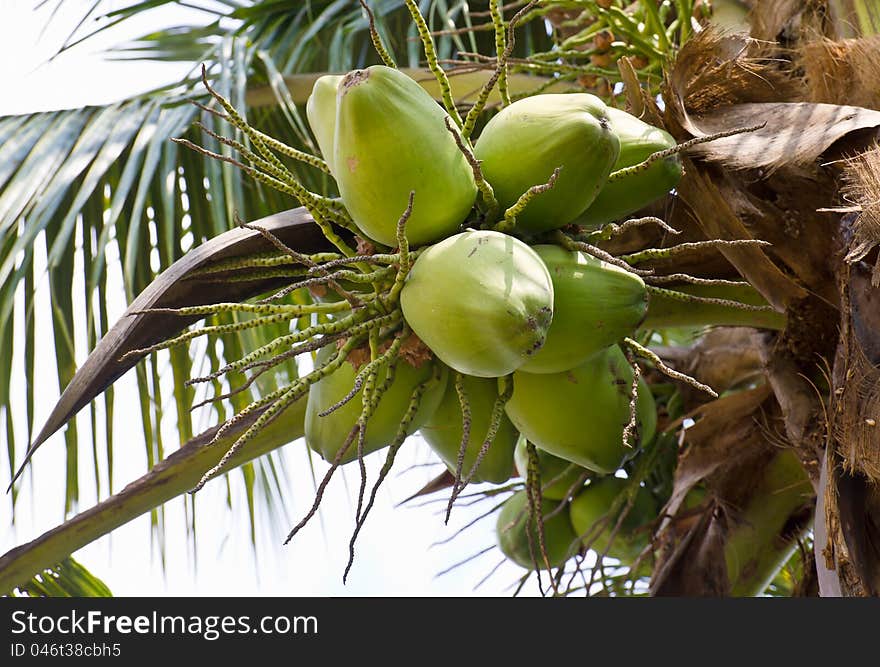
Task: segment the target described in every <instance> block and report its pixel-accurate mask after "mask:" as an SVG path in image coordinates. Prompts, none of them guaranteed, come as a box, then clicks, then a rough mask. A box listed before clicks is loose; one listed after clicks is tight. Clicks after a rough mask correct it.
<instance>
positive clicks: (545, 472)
mask: <svg viewBox="0 0 880 667" xmlns="http://www.w3.org/2000/svg"><path fill="white" fill-rule="evenodd" d="M535 451H536V452H537V453H538V470H539V471H540V473H541V495H542V496H543V497H544V498H545V499H547V500H564V499H565V498H567V497H568V495H569V494H570V493H576V492H577V490H578V488H579V486H580V485H583V484H584V483H585V482H586V481H587V480H588V479H589V478H590V475H592V473H591V472H590V471H589V470H586V469H585V468H581V467H580V466H579V465H577V464H576V463H572V462H571V461H566V460H565V459H561V458H559V457H558V456H553V454H550V453H549V452H545V451H544V450H543V449H538V448H537V447H536V448H535ZM513 460H514V462H515V463H516V470H517V472H518V473H519V476H520V477H522V478H523V479H528V469H529V454H528V451H527V450H526V439H525V438H522V437H520V439H519V441H518V442H517V443H516V449H515V450H514V452H513Z"/></svg>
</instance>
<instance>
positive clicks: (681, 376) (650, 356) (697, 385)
mask: <svg viewBox="0 0 880 667" xmlns="http://www.w3.org/2000/svg"><path fill="white" fill-rule="evenodd" d="M623 343H624V345H625V346H626V347H628V348H629V349H630V350H632V351H633V352H634V353H635V355H636V356H639V357H643V358H645V359H647V360H648V361H650V362H651V363H653V364H654V366H656V367H657V370H658V371H660V372H661V373H663V374H664V375H666V376H668V377H670V378H672V379H673V380H678V381H680V382H684V383H685V384H687V385H690V386H691V387H693V388H694V389H699V390H700V391H703V392H705V393H707V394H709V396H711V397H712V398H718V394H717V392H716V391H715V390H714V389H712V387H710V386H708V385H705V384H703V383H702V382H699V381H697V380H696V379H694V378H692V377H691V376H690V375H687V374H685V373H679V372H678V371H676V370H673V369H672V368H670V367H669V366H667V365H666V364H664V363H663V360H662V359H661V358H660V357H658V356H657V355H656V354H654V353H653V352H651V350H649V349H648V348H646V347H645V346H643V345H641V344H640V343H638V342H636V341H634V340H633V339H632V338H629V337H627V338H624V339H623Z"/></svg>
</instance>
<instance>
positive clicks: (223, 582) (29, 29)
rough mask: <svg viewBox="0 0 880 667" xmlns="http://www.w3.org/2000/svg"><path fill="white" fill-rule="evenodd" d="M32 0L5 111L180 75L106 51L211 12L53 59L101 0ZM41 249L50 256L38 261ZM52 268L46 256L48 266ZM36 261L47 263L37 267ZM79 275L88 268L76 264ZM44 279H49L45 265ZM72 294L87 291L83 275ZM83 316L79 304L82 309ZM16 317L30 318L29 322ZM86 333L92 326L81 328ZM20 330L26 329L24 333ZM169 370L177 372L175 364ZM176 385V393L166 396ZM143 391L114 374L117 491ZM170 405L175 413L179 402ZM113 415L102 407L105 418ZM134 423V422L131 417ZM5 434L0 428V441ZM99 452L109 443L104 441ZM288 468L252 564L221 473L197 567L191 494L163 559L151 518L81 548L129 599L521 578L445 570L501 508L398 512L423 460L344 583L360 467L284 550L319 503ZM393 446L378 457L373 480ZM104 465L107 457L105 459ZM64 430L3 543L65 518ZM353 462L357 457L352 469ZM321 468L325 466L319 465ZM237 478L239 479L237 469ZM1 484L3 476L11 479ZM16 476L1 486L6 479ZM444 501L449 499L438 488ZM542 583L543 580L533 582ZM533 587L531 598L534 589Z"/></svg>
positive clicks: (33, 474) (303, 478)
mask: <svg viewBox="0 0 880 667" xmlns="http://www.w3.org/2000/svg"><path fill="white" fill-rule="evenodd" d="M36 4H37V3H36V2H34V1H33V0H0V15H2V16H3V17H4V20H3V23H2V27H0V91H2V93H0V115H8V114H15V113H26V112H32V111H38V110H47V109H57V108H65V107H78V106H82V105H86V104H102V103H107V102H110V101H113V100H116V99H120V98H123V97H126V96H128V95H131V94H135V93H138V92H141V91H144V90H148V89H150V88H153V87H155V86H157V85H160V84H163V83H167V82H169V81H173V80H175V79H177V78H179V77H180V76H181V74H183V73H184V72H185V71H186V69H187V66H178V65H165V64H161V65H160V64H154V63H130V62H128V63H125V62H123V63H120V62H106V61H103V60H102V59H101V56H100V51H101V49H103V48H106V47H107V46H110V45H112V44H114V43H118V42H120V41H124V40H125V39H130V38H132V37H136V36H139V35H142V34H145V33H147V32H149V31H151V30H154V29H157V28H161V27H164V26H168V25H173V24H179V23H185V22H191V21H198V20H204V18H203V15H201V14H200V13H199V12H194V11H188V10H182V9H179V8H173V9H170V10H169V9H162V10H159V11H157V12H154V13H153V14H152V15H150V16H148V17H147V18H146V19H143V20H140V21H138V22H132V23H130V24H124V25H123V26H122V28H121V29H117V30H115V31H109V32H108V33H105V34H104V35H103V36H101V37H100V38H98V39H96V40H95V41H94V42H91V43H88V44H86V45H83V46H81V47H77V48H75V49H73V50H71V51H69V52H67V53H65V54H64V55H62V56H59V57H58V58H57V59H55V60H53V61H52V62H51V63H47V62H46V61H47V59H48V58H49V57H50V56H52V55H53V53H54V52H55V50H56V49H57V48H58V46H59V45H60V44H61V43H62V41H63V40H64V38H65V37H66V36H67V35H68V34H69V32H70V30H71V28H72V26H73V25H75V22H76V20H77V19H78V17H80V16H82V15H83V14H84V12H85V11H86V9H87V8H88V7H89V6H90V5H91V4H92V2H91V0H88V1H83V0H67V1H66V2H65V3H64V5H63V6H62V9H61V11H59V12H58V14H57V15H56V16H55V17H54V19H53V21H52V22H51V24H49V25H48V27H47V25H46V23H47V21H48V18H49V14H50V13H51V9H52V8H53V6H54V4H55V3H54V1H53V2H51V3H49V5H48V6H46V7H44V8H42V9H41V10H40V11H37V12H35V11H33V7H34V6H35V5H36ZM105 4H106V6H107V7H109V8H113V7H120V6H125V5H126V4H128V2H121V1H118V0H117V1H110V2H106V3H105ZM37 257H38V262H39V261H43V262H44V261H45V260H44V258H45V248H44V245H43V244H42V243H40V244H39V246H38V248H37ZM41 257H42V260H41V259H39V258H41ZM43 265H45V264H43ZM38 266H39V264H38ZM110 270H111V273H110V279H111V285H112V284H113V283H114V282H115V284H116V285H119V284H120V283H119V280H120V277H119V272H118V268H117V267H115V266H114V265H113V264H112V262H111V263H110ZM74 275H81V273H80V272H79V271H75V274H74ZM38 281H39V275H38ZM73 290H74V294H75V295H76V294H81V293H82V286H81V285H74V287H73ZM109 292H110V294H111V296H113V297H115V301H113V302H111V303H110V305H109V307H110V317H111V319H114V318H115V317H118V316H119V315H120V314H121V313H122V312H123V311H124V309H125V303H124V301H123V297H122V296H121V295H122V290H121V288H119V289H117V290H112V289H111V290H109ZM36 308H37V315H36V316H37V336H38V339H40V340H44V341H45V343H44V344H45V345H51V344H52V334H51V323H50V320H49V317H50V314H49V312H48V311H49V307H48V298H47V289H46V281H45V279H44V280H42V281H40V289H39V291H38V298H37V307H36ZM78 312H81V310H79V311H78ZM18 321H21V320H20V318H19V320H18ZM80 333H82V332H80ZM16 338H17V340H19V341H20V340H22V336H21V335H18V336H16ZM17 351H18V354H19V364H20V365H19V368H18V371H17V375H16V376H15V377H14V383H15V384H14V386H17V387H21V388H22V390H23V389H24V381H23V375H22V365H21V364H23V362H21V354H20V352H21V351H20V349H18V348H17ZM87 352H88V350H86V345H85V341H84V338H83V336H79V337H78V340H77V360H78V361H79V362H80V363H81V362H82V360H84V359H85V356H86V354H87ZM51 364H54V362H53V360H52V359H51V355H48V354H47V355H39V354H38V355H37V386H36V395H37V396H38V397H40V398H39V400H38V405H37V414H36V415H35V421H36V422H37V426H40V425H41V424H42V423H43V420H45V418H46V416H48V414H49V412H50V410H51V409H52V407H53V405H54V403H55V401H56V400H57V397H58V395H59V388H58V386H57V382H56V381H55V379H54V378H55V372H54V366H52V365H51ZM168 375H169V376H170V371H169V373H168ZM169 393H170V392H166V394H165V395H166V396H167V395H168V394H169ZM136 396H137V394H136V387H135V383H134V381H133V374H132V373H129V374H128V375H127V376H125V377H123V378H122V379H121V380H120V381H118V382H117V384H116V413H115V433H116V443H115V465H114V471H115V472H114V474H115V483H116V489H115V490H119V488H121V487H122V486H123V485H124V484H126V483H128V482H129V481H132V480H134V479H136V478H137V477H138V476H140V475H141V474H143V473H144V472H145V470H146V457H145V453H144V446H143V442H142V437H141V435H140V416H139V413H138V412H137V408H136V406H137V398H136ZM20 406H21V410H20V411H19V412H18V413H17V414H14V415H13V417H14V419H15V423H16V433H17V446H18V457H20V456H21V455H22V453H23V450H24V447H23V446H22V445H23V443H24V441H25V439H26V431H25V428H24V414H23V413H24V404H23V402H22V403H21V404H20ZM170 412H172V413H173V410H172V411H170ZM81 414H82V415H83V418H82V419H80V420H79V422H80V423H79V429H80V433H79V435H80V450H81V451H80V488H81V498H82V500H81V502H82V505H81V507H80V509H85V508H87V507H89V506H91V505H92V504H93V503H94V502H95V500H96V496H95V488H94V482H93V480H92V474H91V470H92V467H93V462H92V458H91V447H90V444H91V441H92V436H91V434H90V432H89V429H88V423H87V422H88V417H87V411H83V412H82V413H81ZM101 419H103V416H99V421H100V420H101ZM167 422H168V420H166V423H165V424H163V429H164V433H165V437H166V442H173V441H174V440H175V438H176V432H175V429H174V424H173V423H167ZM131 424H137V426H136V427H132V426H130V425H131ZM3 439H5V436H4V435H2V434H0V440H3ZM5 444H6V443H5V442H3V443H2V445H0V466H2V469H3V470H4V471H5V470H8V461H7V460H6V446H5ZM98 448H99V450H102V449H103V442H99V443H98ZM284 451H285V455H284V457H285V462H286V467H287V470H288V473H289V486H288V489H289V491H288V496H289V497H288V498H287V509H288V512H289V516H287V517H274V523H273V525H271V526H268V525H265V524H266V523H267V522H265V521H264V522H263V523H261V524H260V525H259V527H258V534H257V539H258V543H259V544H258V555H259V559H258V561H255V560H254V557H253V552H252V549H251V545H250V536H249V532H248V528H247V520H246V514H245V504H244V497H243V493H242V489H241V488H239V487H238V486H235V485H234V486H233V491H234V494H233V498H234V499H233V508H232V510H231V511H230V510H229V509H227V507H226V494H225V489H224V483H223V482H222V481H214V482H212V483H210V484H209V485H208V486H207V487H206V488H205V489H204V490H203V491H202V492H200V494H199V496H198V500H197V521H198V523H197V525H198V535H197V539H196V544H197V551H198V562H197V566H194V564H193V559H192V553H191V550H190V549H189V548H188V546H187V536H186V518H185V516H184V511H183V502H182V501H180V500H178V501H174V502H171V503H169V504H168V505H167V506H166V517H165V520H166V536H167V544H166V558H167V560H166V568H165V570H164V573H163V570H162V567H161V565H160V562H159V558H158V550H157V549H156V545H155V542H153V543H152V544H151V540H150V528H149V519H148V517H147V516H144V517H141V518H140V519H138V520H136V521H133V522H131V523H129V524H127V525H126V526H124V527H122V528H120V529H117V530H116V531H115V532H114V533H112V535H111V536H109V537H105V538H102V539H100V540H98V541H96V542H94V543H92V544H91V545H89V546H88V547H86V548H84V549H82V550H81V551H79V552H77V553H76V554H75V556H76V558H77V559H78V560H80V562H82V563H83V564H84V565H85V566H86V567H88V568H89V569H90V570H92V572H94V573H95V574H96V575H97V576H99V577H101V578H102V579H103V580H104V581H105V582H106V583H107V584H108V585H109V586H110V588H111V590H112V591H113V592H114V594H116V595H118V596H132V595H208V596H210V595H322V596H324V595H332V596H343V595H368V596H369V595H432V596H440V595H471V594H482V595H510V593H511V591H512V588H510V587H511V585H513V584H515V583H516V581H517V580H518V578H519V576H520V575H521V574H522V573H523V570H521V569H520V568H519V567H517V566H515V565H512V564H509V563H505V564H504V565H503V566H502V567H501V568H500V569H499V570H498V571H497V572H496V573H495V574H494V575H493V576H492V577H491V578H490V579H489V580H488V582H487V583H486V584H485V585H483V586H481V587H480V588H479V589H478V590H477V591H476V593H474V592H473V590H472V589H473V587H474V586H475V585H476V584H477V583H478V582H479V581H480V580H481V579H482V578H483V576H484V575H486V574H488V573H489V572H490V570H492V568H493V567H495V565H496V564H498V563H499V562H500V561H501V560H502V556H501V554H500V552H499V551H497V549H493V550H491V551H489V552H488V553H486V554H483V555H482V556H480V557H479V558H477V559H475V560H474V561H472V562H471V563H469V564H467V565H466V566H464V567H461V568H458V569H457V570H455V572H453V573H451V574H448V575H444V576H440V577H437V576H436V575H437V574H438V573H440V572H441V571H443V570H445V569H446V568H448V567H449V566H450V565H452V564H453V563H455V562H457V561H461V560H464V559H466V558H467V557H468V556H471V555H473V554H475V553H477V552H479V551H481V550H483V549H485V548H486V547H489V546H490V545H492V544H493V543H494V515H493V516H492V517H490V518H489V519H486V520H483V521H481V522H479V523H478V524H477V525H475V526H474V527H473V528H470V529H468V530H467V531H465V532H464V533H463V534H462V535H460V536H459V537H457V538H456V539H455V540H453V541H452V542H450V543H449V544H445V545H440V546H437V547H433V548H432V547H431V545H432V543H433V542H435V541H438V540H441V539H444V538H447V537H449V536H451V535H452V534H453V532H454V531H455V529H456V528H458V527H461V526H463V525H464V524H465V523H467V522H468V521H469V520H470V519H472V518H474V517H476V516H477V515H479V514H481V513H482V512H484V511H486V510H488V509H489V508H490V507H491V504H490V503H491V501H490V502H489V503H481V504H479V505H477V506H476V507H470V508H469V507H462V508H460V509H458V510H457V511H456V512H454V514H453V518H452V521H451V522H450V526H449V527H445V526H444V525H443V520H442V516H441V515H440V511H441V510H442V509H443V508H444V507H445V502H438V503H435V504H434V505H432V506H429V507H423V508H416V507H410V506H407V507H403V508H397V509H395V508H394V505H395V503H397V502H399V501H400V500H402V499H403V498H405V497H407V496H408V495H410V494H411V493H412V492H414V491H415V490H417V489H418V488H420V487H421V486H422V485H423V484H424V483H425V482H426V481H428V480H429V479H431V478H432V477H434V476H435V475H436V474H438V473H439V472H440V471H441V470H442V468H440V467H439V466H434V467H431V468H425V467H420V468H415V469H412V470H410V471H409V472H406V473H405V474H402V475H400V474H398V475H396V476H395V474H394V472H392V476H391V477H390V478H389V480H388V481H387V482H386V485H385V487H384V491H383V492H381V493H380V496H379V499H378V501H377V504H376V507H375V508H374V511H373V513H372V514H371V516H370V519H369V520H368V522H367V525H366V527H365V529H364V530H363V531H362V533H361V537H360V539H359V542H358V545H359V546H358V557H357V560H356V561H355V566H354V569H353V570H352V574H351V576H350V578H349V583H348V585H346V586H343V585H342V572H343V569H344V567H345V563H346V560H347V556H348V539H349V535H350V532H351V529H352V527H353V514H354V511H353V508H354V505H355V500H356V493H357V484H358V482H359V479H358V474H357V470H356V469H348V470H346V476H345V477H346V479H345V480H344V481H345V483H343V480H342V479H336V480H334V483H333V484H331V487H330V493H329V494H328V496H327V497H326V498H325V501H324V505H323V510H322V513H321V521H317V520H316V521H314V522H313V523H312V524H311V525H310V526H309V527H308V528H307V529H306V530H304V531H303V532H302V533H301V534H300V535H299V536H298V537H297V538H296V539H295V540H294V542H293V543H291V545H289V546H286V547H284V546H282V544H281V540H282V536H283V535H285V534H286V533H287V531H288V530H289V528H290V527H291V526H292V525H293V524H294V523H296V522H297V521H298V520H299V518H300V517H301V516H302V515H303V513H304V512H305V511H306V510H307V509H308V507H309V506H310V505H311V502H312V499H313V493H314V491H313V489H314V486H313V484H314V483H313V480H312V478H311V474H310V473H309V471H308V468H307V466H306V465H305V463H306V460H305V456H304V445H303V444H302V443H296V444H293V445H290V446H288V447H287V448H285V450H284ZM400 458H402V459H404V460H401V461H398V463H396V464H395V470H396V471H398V473H399V472H400V471H402V470H405V469H406V468H407V466H408V465H410V464H415V463H424V462H426V461H430V460H432V455H431V453H430V451H429V450H428V449H427V447H426V446H425V445H424V443H422V442H419V441H417V440H416V439H412V442H409V443H408V444H407V446H406V447H404V448H403V449H402V451H401V456H400ZM383 459H384V457H383V456H378V457H377V456H375V455H374V456H373V457H370V459H368V460H369V462H370V463H371V471H372V475H373V478H375V472H376V470H377V469H378V467H379V465H380V464H381V461H382V460H383ZM103 463H104V462H103V461H102V464H103ZM63 465H64V439H63V436H62V435H61V434H60V433H59V434H56V435H55V436H54V437H53V438H52V439H51V440H49V441H48V442H47V443H46V444H45V445H44V447H43V448H42V449H41V450H40V452H39V453H38V454H37V455H36V457H35V461H34V465H33V466H32V467H31V470H30V472H29V473H28V474H26V475H25V481H24V483H23V484H22V485H21V493H20V497H19V504H18V511H17V514H16V517H15V525H14V526H13V527H11V528H10V527H9V526H10V523H11V518H12V517H11V512H10V506H9V502H8V498H5V499H3V501H2V502H0V552H5V551H6V550H8V549H10V548H12V547H14V546H17V545H18V544H21V543H22V542H25V541H28V540H31V539H33V538H35V537H37V536H38V535H40V534H41V533H43V532H44V531H46V530H48V529H50V528H52V527H54V526H55V525H57V524H58V523H59V522H61V521H62V520H63V516H62V509H63V480H64V468H63ZM355 468H356V466H355ZM321 473H323V470H319V474H321ZM233 479H234V480H235V481H237V479H238V478H237V477H233ZM0 481H2V480H0ZM6 484H7V482H6V481H4V482H3V486H4V487H5V486H6ZM437 497H438V498H443V499H445V496H437ZM532 581H534V580H532ZM536 593H537V590H536V587H535V586H534V584H533V583H532V584H530V585H529V586H527V587H526V590H524V591H523V594H536Z"/></svg>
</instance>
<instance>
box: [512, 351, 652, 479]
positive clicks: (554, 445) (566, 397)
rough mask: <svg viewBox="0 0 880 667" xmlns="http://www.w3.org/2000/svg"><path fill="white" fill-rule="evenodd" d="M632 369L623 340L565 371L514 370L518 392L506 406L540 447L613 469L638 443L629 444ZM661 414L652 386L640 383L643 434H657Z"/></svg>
mask: <svg viewBox="0 0 880 667" xmlns="http://www.w3.org/2000/svg"><path fill="white" fill-rule="evenodd" d="M631 386H632V369H631V368H630V365H629V363H628V361H627V359H626V357H625V356H624V354H623V352H622V351H621V349H620V348H619V347H618V346H617V345H612V346H610V347H608V348H607V349H606V350H604V351H602V352H600V353H598V354H596V355H594V356H592V357H591V358H590V359H588V360H587V361H585V362H584V363H583V364H581V365H580V366H578V367H576V368H573V369H571V370H568V371H564V372H562V373H545V374H536V373H525V372H522V371H517V372H516V373H515V374H514V376H513V396H511V398H510V400H509V401H508V402H507V405H506V407H505V409H506V411H507V415H508V417H510V421H511V422H513V425H514V426H515V427H516V428H517V430H518V431H519V432H520V433H522V435H523V437H525V438H527V439H528V440H530V441H531V442H533V443H534V444H535V445H536V446H537V447H540V448H541V449H543V450H545V451H547V452H550V453H551V454H554V455H556V456H558V457H560V458H563V459H565V460H566V461H571V462H572V463H576V464H578V465H579V466H582V467H584V468H586V469H587V470H591V471H593V472H596V473H599V474H603V475H604V474H611V473H613V472H614V471H616V470H617V469H619V468H620V466H621V465H622V464H623V463H624V461H626V460H627V458H629V457H631V456H632V455H633V454H634V453H635V451H636V448H635V447H627V446H624V444H623V430H624V428H625V426H626V424H627V423H628V422H629V393H630V387H631ZM656 423H657V414H656V409H655V405H654V398H653V396H652V395H651V390H650V388H649V387H648V385H647V384H645V383H644V381H642V380H640V381H639V385H638V398H637V400H636V425H637V431H638V435H639V440H640V442H641V443H642V444H647V443H648V442H649V441H650V440H651V438H653V437H654V430H655V428H656Z"/></svg>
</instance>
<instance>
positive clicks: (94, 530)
mask: <svg viewBox="0 0 880 667" xmlns="http://www.w3.org/2000/svg"><path fill="white" fill-rule="evenodd" d="M305 408H306V402H305V401H304V400H300V401H297V402H296V403H294V404H293V405H292V406H290V407H289V408H288V409H287V410H285V411H284V412H282V413H281V415H280V416H279V417H278V418H277V419H276V420H275V421H273V422H270V423H269V425H267V426H266V427H265V428H263V429H262V430H261V431H260V432H259V434H257V436H256V437H255V438H254V439H253V440H251V441H250V442H249V443H248V447H246V448H244V449H242V450H239V451H238V452H237V453H236V454H235V455H234V456H233V458H232V459H231V461H230V466H231V467H237V466H240V465H243V464H244V463H247V462H248V461H251V460H253V459H255V458H258V457H260V456H262V455H264V454H267V453H269V452H271V451H273V450H275V449H277V448H278V447H281V446H283V445H286V444H287V443H289V442H293V441H294V440H296V439H297V438H299V437H301V436H302V435H303V420H304V418H305ZM257 416H258V415H257V414H254V415H252V416H251V417H250V418H249V419H245V420H242V421H241V422H239V423H237V424H236V425H235V426H234V427H233V428H231V429H229V430H228V431H227V432H226V434H225V435H224V436H222V437H221V438H220V439H219V440H217V442H216V443H214V444H211V441H212V440H213V438H214V436H215V434H216V433H217V430H218V429H219V427H214V428H211V429H209V430H207V431H205V432H203V433H201V434H200V435H197V436H196V437H194V438H193V439H191V440H190V441H189V442H187V443H186V444H184V445H183V446H182V447H181V448H180V449H179V450H177V451H176V452H174V453H173V454H171V455H170V456H168V457H167V458H165V459H164V460H162V461H160V462H159V463H157V464H156V465H155V466H154V467H153V469H152V470H150V471H149V472H148V473H147V474H145V475H143V476H142V477H140V478H138V479H137V480H135V481H134V482H132V483H130V484H129V485H128V486H126V487H125V488H124V489H122V490H121V491H120V492H119V493H116V494H114V495H112V496H110V497H109V498H107V499H106V500H104V501H102V502H100V503H98V504H97V505H95V506H94V507H91V508H89V509H87V510H85V511H84V512H81V513H79V514H77V515H76V516H74V517H72V518H71V519H69V520H67V521H65V522H64V523H62V524H61V525H59V526H57V527H56V528H53V529H51V530H49V531H48V532H46V533H43V534H42V535H41V536H40V537H38V538H36V539H34V540H32V541H31V542H28V543H26V544H23V545H21V546H18V547H16V548H14V549H11V550H10V551H8V552H7V553H5V554H4V555H3V556H0V594H8V593H11V592H12V591H13V589H14V588H15V587H17V586H19V585H24V584H26V583H27V582H28V581H29V580H30V579H31V578H32V577H33V576H34V575H36V574H37V573H39V572H41V571H43V570H44V569H46V568H51V567H53V566H55V565H56V564H57V563H60V562H61V561H63V560H64V559H65V558H67V557H68V556H69V555H70V554H72V553H74V552H75V551H77V550H78V549H81V548H82V547H84V546H86V545H87V544H90V543H91V542H93V541H95V540H96V539H98V538H100V537H103V536H104V535H106V534H108V533H109V532H111V531H113V530H115V529H117V528H119V527H120V526H122V525H124V524H126V523H128V522H129V521H131V520H133V519H136V518H137V517H139V516H141V515H142V514H146V513H147V512H150V511H151V510H154V509H156V508H157V507H159V506H160V505H162V504H163V503H165V502H167V501H169V500H172V499H174V498H176V497H178V496H180V495H182V494H185V493H187V492H188V491H190V489H192V488H193V487H194V486H195V485H196V484H197V483H198V481H199V480H200V479H201V478H202V476H203V475H204V474H205V473H206V472H207V471H208V470H210V469H211V468H213V467H214V466H215V465H217V463H218V462H219V461H220V459H221V457H222V456H223V454H224V453H225V452H226V450H227V449H228V448H229V447H230V446H231V445H232V443H233V442H234V441H235V440H236V438H237V437H238V436H239V435H241V434H242V433H243V432H244V431H245V430H246V429H247V428H248V427H249V426H250V425H251V424H252V423H253V422H254V421H256V418H257Z"/></svg>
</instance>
